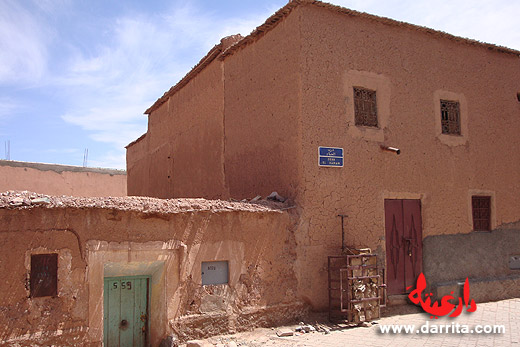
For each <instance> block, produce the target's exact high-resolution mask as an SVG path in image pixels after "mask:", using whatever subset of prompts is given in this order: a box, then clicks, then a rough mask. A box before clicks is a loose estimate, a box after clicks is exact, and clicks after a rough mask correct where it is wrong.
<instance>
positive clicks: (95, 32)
mask: <svg viewBox="0 0 520 347" xmlns="http://www.w3.org/2000/svg"><path fill="white" fill-rule="evenodd" d="M330 2H331V3H333V4H336V5H340V6H343V7H347V8H350V9H353V10H357V11H362V12H367V13H371V14H375V15H379V16H383V17H389V18H393V19H397V20H400V21H405V22H409V23H412V24H417V25H422V26H426V27H429V28H433V29H436V30H441V31H445V32H448V33H450V34H454V35H457V36H462V37H467V38H471V39H476V40H479V41H482V42H488V43H493V44H496V45H500V46H506V47H509V48H513V49H516V50H520V20H519V19H518V18H519V15H520V1H519V0H493V1H490V0H451V1H444V0H443V1H431V0H399V1H397V0H385V1H382V0H334V1H330ZM286 3H287V0H285V1H282V0H263V1H258V0H257V1H250V0H241V1H239V0H229V1H228V0H220V1H214V0H183V1H177V0H169V1H163V0H153V1H141V0H0V145H1V146H2V147H0V159H11V160H18V161H31V162H44V163H57V164H65V165H77V166H82V165H83V164H84V154H85V151H86V150H87V149H88V160H87V166H89V167H106V168H118V169H124V168H125V166H126V164H125V148H124V147H125V146H126V145H127V144H128V143H130V142H131V141H133V140H135V139H136V138H138V137H139V136H140V135H141V134H143V133H145V132H146V129H147V117H146V115H144V114H143V113H144V111H145V110H146V109H147V108H148V107H149V106H151V105H152V104H153V103H154V102H155V100H157V99H158V98H159V97H160V96H162V95H163V93H164V92H165V91H167V90H168V89H169V88H170V87H171V86H172V85H174V84H176V83H177V82H178V81H179V80H180V79H181V78H182V77H183V76H184V75H185V74H186V73H187V72H188V71H189V70H190V69H191V68H192V67H193V66H194V65H195V64H196V63H197V62H198V61H199V60H200V59H201V58H202V57H203V56H204V55H205V54H206V53H207V52H208V51H209V50H210V49H211V47H213V46H214V45H215V44H217V43H219V42H220V39H221V38H222V37H225V36H228V35H232V34H237V33H240V34H242V35H243V36H245V35H247V34H249V33H250V32H251V31H252V30H253V29H254V28H255V27H257V26H258V25H260V24H262V23H263V22H264V21H265V20H266V19H267V17H269V16H270V15H271V14H273V13H274V12H275V11H276V10H277V9H279V8H280V7H283V6H284V5H285V4H286ZM8 144H9V147H10V150H9V151H7V150H6V147H7V145H8Z"/></svg>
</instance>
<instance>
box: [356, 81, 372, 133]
mask: <svg viewBox="0 0 520 347" xmlns="http://www.w3.org/2000/svg"><path fill="white" fill-rule="evenodd" d="M354 119H355V123H356V125H361V126H367V127H376V128H377V126H378V124H377V104H376V91H375V90H370V89H365V88H360V87H354Z"/></svg>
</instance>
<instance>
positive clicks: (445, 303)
mask: <svg viewBox="0 0 520 347" xmlns="http://www.w3.org/2000/svg"><path fill="white" fill-rule="evenodd" d="M410 288H412V286H410V287H408V288H406V290H408V289H410ZM424 289H426V279H425V278H424V275H423V273H422V272H421V274H420V275H419V277H418V278H417V285H416V287H415V289H414V290H412V292H411V293H410V294H409V295H408V298H410V300H411V301H412V302H413V303H414V304H416V305H419V304H421V307H422V309H423V310H424V311H425V312H428V313H430V314H431V315H432V316H431V317H430V318H431V319H433V317H435V319H437V318H439V317H440V316H446V315H447V314H449V313H450V312H452V311H453V312H452V313H451V314H450V315H449V317H458V316H459V315H460V314H461V312H462V306H463V305H462V298H460V297H459V303H458V305H457V308H456V309H455V310H454V308H455V305H454V304H452V303H451V302H449V301H450V300H452V299H455V297H454V296H451V295H445V296H443V297H442V299H441V303H440V305H439V302H437V301H435V302H434V303H433V305H432V303H431V301H432V300H431V296H432V293H430V294H426V295H425V298H426V299H425V300H423V298H422V292H423V291H424ZM451 294H453V292H451ZM463 297H464V306H466V308H467V310H466V311H467V312H475V311H476V310H477V304H475V300H473V299H471V302H470V303H469V307H468V300H469V281H468V278H467V277H466V281H465V282H464V290H463Z"/></svg>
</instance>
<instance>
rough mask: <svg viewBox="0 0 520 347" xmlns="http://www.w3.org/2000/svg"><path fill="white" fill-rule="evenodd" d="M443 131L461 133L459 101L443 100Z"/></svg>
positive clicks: (445, 132) (453, 133)
mask: <svg viewBox="0 0 520 347" xmlns="http://www.w3.org/2000/svg"><path fill="white" fill-rule="evenodd" d="M441 126H442V133H443V134H448V135H460V104H459V102H458V101H450V100H441Z"/></svg>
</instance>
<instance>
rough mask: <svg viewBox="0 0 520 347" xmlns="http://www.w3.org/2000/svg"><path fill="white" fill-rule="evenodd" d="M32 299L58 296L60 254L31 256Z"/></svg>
mask: <svg viewBox="0 0 520 347" xmlns="http://www.w3.org/2000/svg"><path fill="white" fill-rule="evenodd" d="M30 284H31V297H32V298H37V297H41V296H56V295H58V254H56V253H53V254H33V255H31V277H30Z"/></svg>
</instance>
